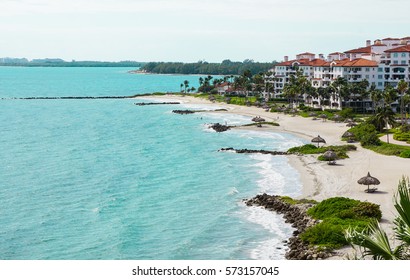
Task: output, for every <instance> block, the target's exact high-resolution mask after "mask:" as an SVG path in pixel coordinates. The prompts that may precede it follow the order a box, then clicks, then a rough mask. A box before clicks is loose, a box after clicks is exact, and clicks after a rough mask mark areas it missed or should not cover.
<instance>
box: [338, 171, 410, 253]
mask: <svg viewBox="0 0 410 280" xmlns="http://www.w3.org/2000/svg"><path fill="white" fill-rule="evenodd" d="M394 207H395V208H396V210H397V212H398V214H399V215H398V216H397V217H396V218H395V220H394V225H395V226H394V228H393V230H394V233H395V237H396V239H397V241H398V242H399V245H398V246H397V247H396V248H392V246H391V244H390V241H389V239H388V237H387V234H386V232H385V231H384V230H383V229H382V228H381V227H380V224H379V223H378V222H374V223H373V224H372V225H371V226H370V227H369V229H367V231H366V230H365V231H361V232H359V231H357V230H356V229H352V228H350V229H348V230H347V231H346V233H345V237H346V239H347V241H348V242H349V243H350V244H351V245H352V246H353V247H355V246H359V248H360V249H361V252H362V257H363V258H364V257H367V256H371V257H372V258H373V259H375V260H409V259H410V182H409V178H408V177H403V178H402V179H401V180H400V181H399V184H398V192H397V193H396V194H395V196H394Z"/></svg>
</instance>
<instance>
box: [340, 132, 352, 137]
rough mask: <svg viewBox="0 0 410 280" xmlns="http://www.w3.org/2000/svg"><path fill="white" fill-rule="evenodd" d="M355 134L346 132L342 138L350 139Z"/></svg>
mask: <svg viewBox="0 0 410 280" xmlns="http://www.w3.org/2000/svg"><path fill="white" fill-rule="evenodd" d="M353 136H354V134H353V133H352V132H350V131H346V132H345V133H343V135H342V137H343V138H349V137H353Z"/></svg>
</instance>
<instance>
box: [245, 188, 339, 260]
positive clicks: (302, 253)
mask: <svg viewBox="0 0 410 280" xmlns="http://www.w3.org/2000/svg"><path fill="white" fill-rule="evenodd" d="M245 203H246V205H247V206H262V207H264V208H265V209H267V210H270V211H275V212H277V213H279V214H283V217H284V219H285V221H286V222H287V223H290V224H292V226H293V227H294V228H295V229H296V230H295V231H294V232H293V236H292V237H291V238H289V240H287V241H284V243H286V244H287V246H288V248H289V250H288V251H287V252H286V254H285V257H286V259H288V260H320V259H326V258H328V257H331V256H332V255H333V254H332V253H331V252H326V251H324V250H318V249H317V248H315V247H313V246H310V245H309V244H307V243H306V242H304V241H303V240H302V239H301V238H300V234H301V233H303V232H305V230H306V229H307V228H309V227H311V226H313V225H315V224H317V223H319V221H317V220H314V219H313V218H311V217H310V216H308V215H307V214H306V211H307V209H309V208H310V207H312V206H313V204H312V203H308V202H307V203H298V204H290V203H287V202H286V201H284V200H283V199H282V198H281V197H280V196H276V195H268V194H261V195H257V196H255V197H254V198H251V199H249V200H245Z"/></svg>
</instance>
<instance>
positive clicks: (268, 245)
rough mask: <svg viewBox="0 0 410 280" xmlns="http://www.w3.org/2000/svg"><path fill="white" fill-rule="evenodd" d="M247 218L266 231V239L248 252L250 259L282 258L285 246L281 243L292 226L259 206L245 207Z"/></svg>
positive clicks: (279, 216) (289, 233)
mask: <svg viewBox="0 0 410 280" xmlns="http://www.w3.org/2000/svg"><path fill="white" fill-rule="evenodd" d="M245 215H246V217H247V219H248V220H249V221H250V222H252V223H255V224H258V225H260V226H262V227H263V228H264V229H265V230H266V231H267V232H268V234H267V237H268V239H266V240H263V241H261V242H259V243H258V244H257V245H256V247H255V248H254V249H252V250H251V252H250V258H251V259H259V260H267V259H276V260H278V259H284V258H285V257H284V256H285V253H286V250H287V247H286V246H285V245H284V244H283V241H284V240H287V239H288V238H289V236H290V235H291V233H292V231H293V228H292V227H291V226H290V225H289V224H286V223H285V221H284V220H283V218H282V216H281V215H278V214H276V213H275V212H272V211H266V210H265V209H264V208H261V207H256V206H252V207H247V208H246V210H245Z"/></svg>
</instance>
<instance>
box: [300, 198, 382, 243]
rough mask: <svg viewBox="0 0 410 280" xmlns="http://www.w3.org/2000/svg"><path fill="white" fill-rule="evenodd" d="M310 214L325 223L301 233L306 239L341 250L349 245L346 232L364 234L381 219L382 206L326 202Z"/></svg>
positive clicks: (350, 201)
mask: <svg viewBox="0 0 410 280" xmlns="http://www.w3.org/2000/svg"><path fill="white" fill-rule="evenodd" d="M307 213H308V215H310V216H312V217H313V218H315V219H318V220H322V222H321V223H319V224H317V225H315V226H313V227H310V228H308V229H307V230H306V231H305V232H304V233H302V234H301V236H300V237H301V238H302V240H304V241H306V242H309V243H310V244H312V245H318V246H326V247H330V248H339V247H341V246H343V245H346V244H347V243H346V240H345V238H344V231H345V230H346V229H347V228H349V227H351V228H356V229H357V230H359V231H361V230H364V229H366V228H367V226H368V225H369V223H370V222H371V221H372V220H373V219H377V220H380V219H381V216H382V213H381V211H380V206H379V205H377V204H373V203H370V202H362V201H359V200H354V199H350V198H345V197H334V198H329V199H326V200H323V201H322V202H320V203H319V204H317V205H315V206H313V207H312V208H310V209H309V210H308V211H307Z"/></svg>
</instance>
